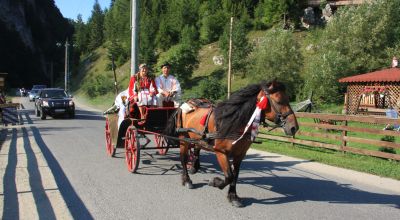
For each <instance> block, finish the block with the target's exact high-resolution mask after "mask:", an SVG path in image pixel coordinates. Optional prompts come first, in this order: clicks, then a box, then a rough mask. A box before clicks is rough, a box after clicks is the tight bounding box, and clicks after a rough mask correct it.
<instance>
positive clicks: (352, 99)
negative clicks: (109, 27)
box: [339, 67, 400, 115]
mask: <svg viewBox="0 0 400 220" xmlns="http://www.w3.org/2000/svg"><path fill="white" fill-rule="evenodd" d="M339 82H341V83H347V93H346V94H345V101H344V111H345V112H346V114H375V115H384V114H385V109H387V108H394V109H396V110H397V111H399V109H400V99H399V98H400V69H399V68H397V67H392V68H389V69H383V70H378V71H374V72H370V73H365V74H361V75H356V76H350V77H345V78H342V79H340V80H339Z"/></svg>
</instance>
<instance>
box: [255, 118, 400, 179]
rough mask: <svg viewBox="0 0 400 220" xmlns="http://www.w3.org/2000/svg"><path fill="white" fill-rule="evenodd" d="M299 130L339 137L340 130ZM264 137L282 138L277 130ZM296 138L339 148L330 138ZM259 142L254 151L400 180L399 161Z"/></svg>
mask: <svg viewBox="0 0 400 220" xmlns="http://www.w3.org/2000/svg"><path fill="white" fill-rule="evenodd" d="M298 121H299V122H314V121H313V119H309V118H298ZM348 126H351V127H364V128H375V129H382V128H383V127H384V125H379V124H367V123H360V122H349V123H348ZM300 129H301V130H302V131H308V132H314V133H321V134H323V133H328V134H332V135H338V136H340V135H341V131H327V130H325V129H314V128H311V127H305V126H303V127H301V128H300ZM260 133H267V132H266V130H264V129H261V131H260ZM267 134H272V135H277V136H284V134H283V133H282V132H280V131H273V132H270V133H267ZM347 135H348V136H351V137H359V138H366V139H373V140H381V138H382V137H384V135H379V134H369V133H361V132H348V133H347ZM296 139H302V140H311V141H316V142H320V143H327V144H335V145H339V146H340V144H341V142H340V141H336V140H332V139H326V138H318V137H308V136H302V135H296ZM260 140H261V141H262V144H259V145H253V147H254V148H256V149H259V150H264V151H269V152H274V153H278V154H284V155H289V156H293V157H298V158H303V159H308V160H312V161H316V162H320V163H324V164H329V165H332V166H337V167H342V168H348V169H352V170H357V171H361V172H366V173H371V174H375V175H379V176H385V177H390V178H394V179H399V180H400V162H398V161H391V160H387V159H381V158H375V157H370V156H364V155H357V154H352V153H348V152H346V153H343V152H339V151H335V150H330V149H324V148H317V147H311V146H304V145H299V144H291V143H285V142H279V141H272V140H267V139H262V138H260ZM394 142H396V143H400V137H395V139H394ZM347 146H349V147H353V148H359V149H367V150H374V151H378V150H379V148H380V147H379V146H375V145H372V144H362V143H356V142H347ZM395 152H396V153H397V154H400V149H396V150H395Z"/></svg>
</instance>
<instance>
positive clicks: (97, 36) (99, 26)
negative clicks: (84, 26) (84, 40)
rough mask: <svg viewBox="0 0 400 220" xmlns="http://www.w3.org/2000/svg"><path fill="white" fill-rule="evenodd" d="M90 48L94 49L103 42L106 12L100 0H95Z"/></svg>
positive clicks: (91, 20)
mask: <svg viewBox="0 0 400 220" xmlns="http://www.w3.org/2000/svg"><path fill="white" fill-rule="evenodd" d="M88 27H89V50H91V51H92V50H94V49H96V48H97V47H99V46H101V45H102V44H103V36H104V34H103V30H104V13H103V10H102V9H101V7H100V4H99V2H98V0H95V3H94V5H93V9H92V15H91V16H90V19H89V22H88Z"/></svg>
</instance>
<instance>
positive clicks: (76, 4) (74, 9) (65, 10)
mask: <svg viewBox="0 0 400 220" xmlns="http://www.w3.org/2000/svg"><path fill="white" fill-rule="evenodd" d="M94 2H95V0H55V3H56V5H57V7H58V9H60V11H61V13H62V14H63V16H64V17H65V18H71V19H74V20H76V18H77V16H78V14H81V15H82V20H83V21H84V22H86V21H87V20H88V18H89V17H90V15H91V14H92V9H93V5H94ZM98 2H99V4H100V6H101V8H102V9H103V10H104V8H108V7H110V2H111V0H98Z"/></svg>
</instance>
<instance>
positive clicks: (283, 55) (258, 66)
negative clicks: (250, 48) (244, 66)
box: [250, 29, 303, 98]
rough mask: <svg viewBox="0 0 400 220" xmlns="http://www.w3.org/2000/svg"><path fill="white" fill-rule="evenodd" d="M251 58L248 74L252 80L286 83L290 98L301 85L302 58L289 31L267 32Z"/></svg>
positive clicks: (297, 45) (298, 47)
mask: <svg viewBox="0 0 400 220" xmlns="http://www.w3.org/2000/svg"><path fill="white" fill-rule="evenodd" d="M251 60H252V61H251V66H250V74H251V77H252V79H253V81H254V82H259V81H261V80H266V81H269V80H272V79H278V80H279V81H281V82H283V83H285V84H286V86H287V90H288V94H289V95H291V98H293V97H294V94H295V92H296V91H297V88H300V87H301V85H302V82H301V77H300V74H299V72H300V70H301V67H302V64H303V58H302V55H301V52H300V46H299V44H298V43H297V42H296V40H295V39H294V36H293V33H292V32H291V31H287V30H282V29H273V30H272V31H269V32H267V34H266V35H265V37H264V41H263V42H262V43H261V44H260V45H259V47H258V48H257V49H256V50H255V51H254V52H253V53H252V55H251Z"/></svg>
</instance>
